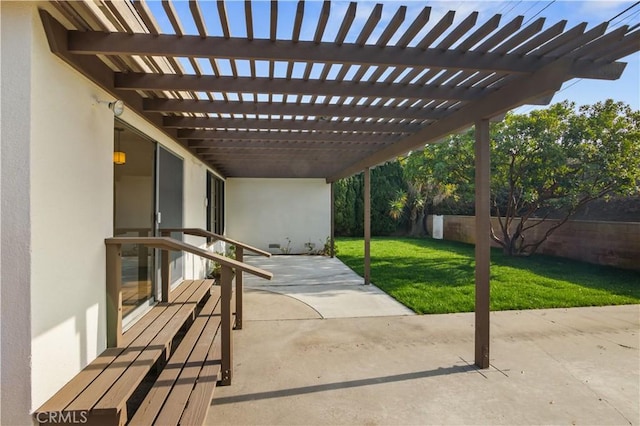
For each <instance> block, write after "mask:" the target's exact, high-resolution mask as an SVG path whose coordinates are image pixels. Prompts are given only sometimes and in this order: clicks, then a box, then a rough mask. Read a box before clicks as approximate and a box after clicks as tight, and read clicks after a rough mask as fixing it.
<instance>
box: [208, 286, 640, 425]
mask: <svg viewBox="0 0 640 426" xmlns="http://www.w3.org/2000/svg"><path fill="white" fill-rule="evenodd" d="M245 300H246V305H245V306H246V309H245V312H247V313H248V314H250V313H251V312H255V313H261V314H267V316H266V317H262V318H261V319H260V320H248V321H246V322H245V328H244V329H243V330H241V331H238V332H235V333H234V338H235V341H234V347H235V361H234V365H235V371H234V377H233V383H232V385H231V386H227V387H219V388H217V389H216V392H215V395H214V401H213V406H212V407H211V408H212V409H211V410H210V412H209V417H208V419H207V424H209V425H221V424H224V425H424V424H505V425H512V424H513V425H514V424H558V425H560V424H564V425H572V424H578V425H596V424H597V425H605V424H612V425H636V424H639V423H640V414H639V413H640V410H639V401H640V386H639V360H640V359H639V358H640V357H639V349H638V347H639V342H638V331H639V328H640V320H639V317H640V307H639V306H637V305H632V306H619V307H604V308H574V309H555V310H536V311H508V312H495V313H492V314H491V320H492V341H491V342H492V348H491V368H489V369H487V370H478V369H476V368H475V367H473V365H472V364H473V335H474V331H473V314H450V315H424V316H418V315H414V316H396V317H373V318H336V319H325V320H321V319H319V318H318V316H317V314H315V313H314V311H313V309H311V308H310V307H308V306H307V305H305V304H303V303H301V302H299V301H297V300H295V299H293V298H290V297H287V296H284V295H279V294H275V293H266V292H263V291H259V290H258V291H255V290H254V291H249V292H247V295H246V299H245ZM304 316H308V318H307V319H296V318H301V317H304Z"/></svg>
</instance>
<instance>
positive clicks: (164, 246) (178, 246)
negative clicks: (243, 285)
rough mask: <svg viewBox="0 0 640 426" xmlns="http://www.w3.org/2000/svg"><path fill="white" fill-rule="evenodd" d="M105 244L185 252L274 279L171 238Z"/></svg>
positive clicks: (126, 239) (113, 240) (116, 239)
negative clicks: (133, 245) (138, 245)
mask: <svg viewBox="0 0 640 426" xmlns="http://www.w3.org/2000/svg"><path fill="white" fill-rule="evenodd" d="M104 242H105V244H107V245H112V244H113V245H119V244H142V245H145V246H147V247H153V248H157V249H160V250H169V251H185V252H187V253H191V254H195V255H197V256H200V257H204V258H205V259H209V260H213V261H214V262H218V263H219V264H220V265H222V266H228V267H229V268H233V269H236V270H240V271H243V272H248V273H249V274H251V275H255V276H257V277H260V278H264V279H267V280H270V279H272V278H273V274H272V273H271V272H269V271H265V270H264V269H260V268H256V267H255V266H251V265H247V264H246V263H241V262H238V261H237V260H235V259H231V258H229V257H225V256H221V255H219V254H216V253H212V252H210V251H207V250H204V249H201V248H199V247H196V246H193V245H191V244H187V243H184V242H182V241H178V240H175V239H173V238H169V237H113V238H106V239H105V240H104Z"/></svg>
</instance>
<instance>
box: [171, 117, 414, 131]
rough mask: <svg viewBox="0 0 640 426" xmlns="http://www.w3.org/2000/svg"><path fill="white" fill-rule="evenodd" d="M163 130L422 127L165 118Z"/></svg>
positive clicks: (310, 121) (331, 122)
mask: <svg viewBox="0 0 640 426" xmlns="http://www.w3.org/2000/svg"><path fill="white" fill-rule="evenodd" d="M162 124H163V125H164V127H168V128H172V127H175V128H178V129H270V130H316V131H322V130H323V131H345V132H365V133H373V132H384V133H389V132H394V133H413V132H416V131H418V130H420V128H421V127H422V126H421V125H420V124H406V123H388V122H387V123H375V122H373V123H371V122H365V121H330V120H258V119H219V118H203V117H175V116H174V117H164V119H163V120H162Z"/></svg>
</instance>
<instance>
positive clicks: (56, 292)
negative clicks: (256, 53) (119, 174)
mask: <svg viewBox="0 0 640 426" xmlns="http://www.w3.org/2000/svg"><path fill="white" fill-rule="evenodd" d="M0 4H1V5H2V6H1V7H2V9H1V19H2V29H1V31H2V49H1V56H2V65H1V66H2V81H1V88H2V92H1V93H2V96H1V101H2V106H3V108H2V110H3V112H4V115H3V117H2V121H1V123H0V128H1V130H2V145H1V147H2V151H1V152H2V154H3V155H2V157H1V158H0V160H1V165H2V166H1V168H0V175H1V177H2V181H1V186H0V188H1V190H2V210H1V213H0V214H1V218H2V234H1V237H0V238H1V243H2V244H1V246H0V247H1V248H2V251H1V260H2V270H1V271H0V274H1V278H2V279H1V286H2V287H1V293H0V294H1V298H0V303H1V304H2V305H1V306H2V310H1V311H0V314H1V316H2V322H1V330H2V333H1V334H0V336H1V341H0V344H1V349H2V351H1V352H0V355H1V357H0V360H1V362H2V364H1V368H2V370H1V372H0V378H1V380H2V386H1V389H2V394H1V395H0V397H1V399H2V401H1V402H2V407H3V409H2V419H1V420H0V423H1V424H28V423H30V417H29V413H30V411H32V410H33V409H36V408H37V407H39V406H40V405H41V404H42V403H43V402H44V401H45V400H46V399H48V398H49V397H50V396H51V395H53V394H54V393H55V392H56V391H57V390H58V389H59V388H60V387H62V386H63V385H64V384H65V383H66V382H67V381H68V380H69V379H70V378H72V377H73V376H74V375H75V374H77V373H78V371H80V369H82V368H83V367H84V366H85V365H86V364H88V363H89V362H91V361H92V360H93V359H94V358H95V357H96V356H97V355H98V354H99V353H100V352H102V350H104V348H105V342H106V337H105V334H106V318H105V306H106V302H105V245H104V239H105V238H107V237H110V236H112V228H113V163H112V151H113V127H114V117H113V113H112V112H111V111H110V110H109V109H107V108H106V107H105V105H102V104H97V103H96V102H95V98H99V99H103V100H112V99H113V97H112V96H110V95H108V94H106V93H104V92H103V91H102V90H101V89H99V88H98V87H97V86H95V85H94V84H93V83H91V82H90V81H89V80H88V79H86V78H84V77H83V76H82V75H80V74H79V73H77V72H76V71H74V70H73V69H72V68H71V67H70V66H68V65H67V64H65V63H64V62H63V61H61V60H60V59H58V58H57V57H55V56H54V55H53V54H51V53H50V51H49V47H48V43H47V41H46V38H45V35H44V31H43V29H42V24H41V22H40V18H39V16H38V11H37V7H38V6H40V7H42V6H44V7H47V8H50V7H51V6H50V5H48V4H44V3H40V4H38V3H35V2H15V3H8V2H4V1H3V2H0ZM7 59H9V60H7ZM7 106H10V108H7ZM121 118H122V119H123V120H124V121H125V122H127V123H128V124H130V125H132V126H133V127H135V128H137V129H138V130H140V131H141V132H142V133H144V134H146V135H147V136H149V137H150V138H151V139H153V140H155V141H157V142H159V143H160V144H162V145H164V146H166V147H167V148H168V149H170V150H171V151H173V152H175V153H176V154H178V155H179V156H181V157H182V158H184V183H185V187H184V212H183V217H184V226H188V227H205V226H206V223H205V222H206V210H205V203H204V198H205V189H206V172H207V168H206V167H205V166H204V165H203V164H202V163H200V162H199V161H198V160H196V159H195V158H194V157H192V156H191V155H190V154H189V152H188V151H186V150H185V149H183V148H182V147H181V146H180V145H179V144H177V143H176V142H174V141H172V140H170V138H168V137H167V136H166V135H164V134H163V133H162V132H160V131H159V130H158V129H156V128H154V127H153V126H152V125H151V124H149V123H148V122H146V121H145V120H144V119H143V118H141V117H139V116H137V115H136V114H134V113H133V112H131V111H130V110H126V111H125V113H124V114H123V115H122V116H121ZM186 241H187V242H190V243H193V244H196V245H198V246H204V244H205V241H204V239H201V238H197V237H187V238H186ZM204 265H205V263H204V262H203V261H201V260H200V259H192V258H191V257H190V256H187V258H186V259H185V277H186V278H192V277H200V276H202V274H203V273H204ZM7 389H10V390H11V391H10V392H7Z"/></svg>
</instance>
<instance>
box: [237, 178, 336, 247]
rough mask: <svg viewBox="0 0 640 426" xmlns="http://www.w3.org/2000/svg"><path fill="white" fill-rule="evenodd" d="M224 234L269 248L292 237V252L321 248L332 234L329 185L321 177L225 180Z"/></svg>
mask: <svg viewBox="0 0 640 426" xmlns="http://www.w3.org/2000/svg"><path fill="white" fill-rule="evenodd" d="M226 194H227V196H226V199H227V204H226V210H227V226H226V227H227V234H228V235H229V236H230V237H231V238H234V239H236V240H240V241H244V242H246V243H248V244H250V245H253V246H255V247H258V248H261V249H263V250H268V251H271V252H272V253H275V254H280V253H281V251H280V250H278V249H269V244H271V243H278V244H280V245H281V247H282V248H284V247H286V246H287V240H286V238H287V237H288V238H289V239H290V240H291V253H292V254H293V253H306V252H307V249H306V248H305V246H304V244H305V243H307V242H309V241H311V242H312V243H315V249H316V250H317V249H320V248H322V246H323V245H324V242H325V240H326V238H327V237H329V235H330V233H331V185H329V184H327V183H326V181H325V180H324V179H238V178H230V179H227V186H226Z"/></svg>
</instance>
